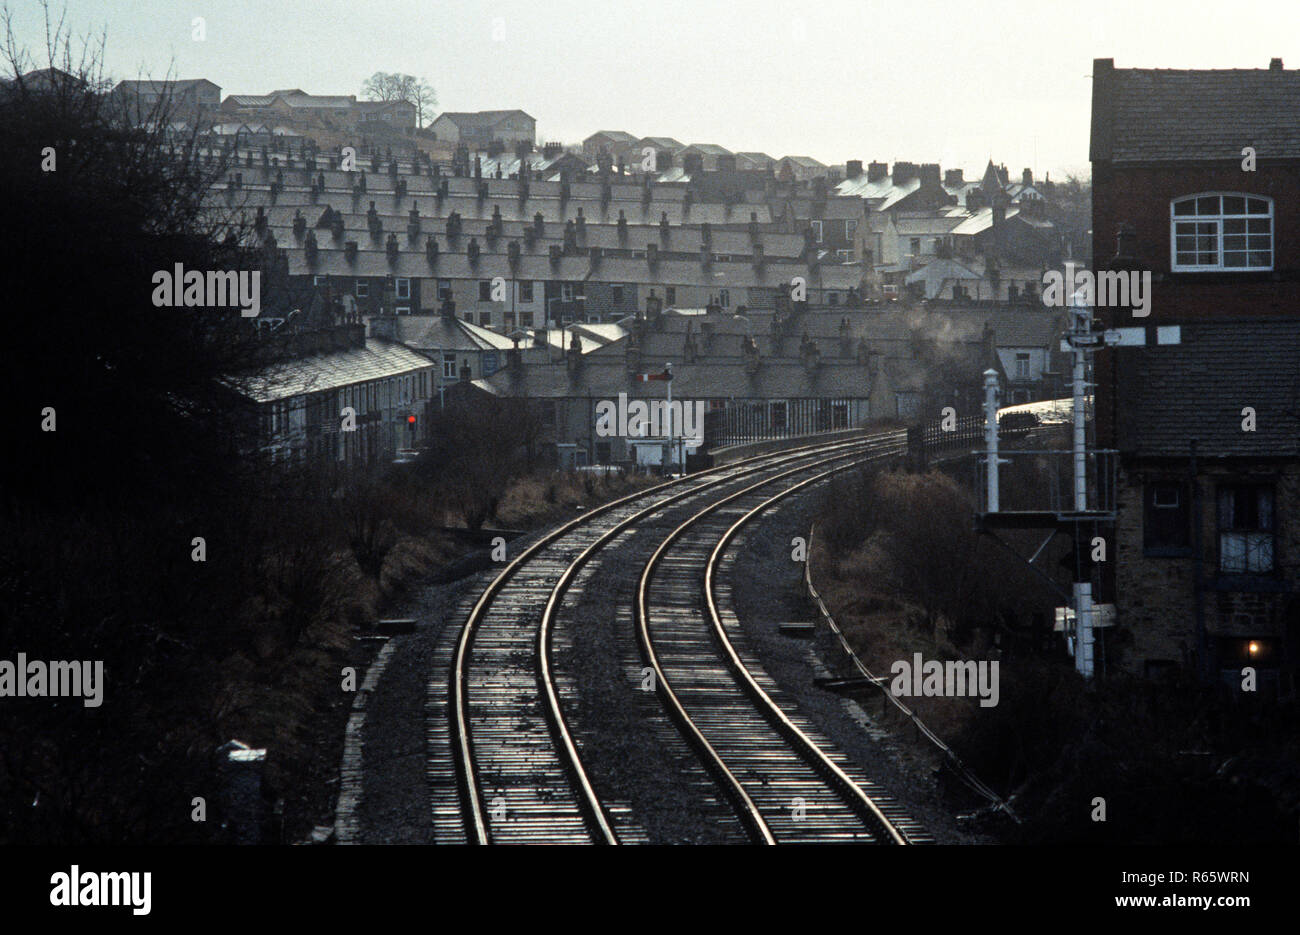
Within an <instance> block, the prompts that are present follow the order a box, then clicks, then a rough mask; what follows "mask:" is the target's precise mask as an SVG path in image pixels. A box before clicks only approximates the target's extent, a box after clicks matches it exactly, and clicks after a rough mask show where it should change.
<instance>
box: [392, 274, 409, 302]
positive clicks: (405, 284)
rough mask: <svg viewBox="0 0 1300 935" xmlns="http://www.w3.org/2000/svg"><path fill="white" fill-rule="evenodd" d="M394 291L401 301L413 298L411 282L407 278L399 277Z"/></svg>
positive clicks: (394, 283) (394, 285) (394, 284)
mask: <svg viewBox="0 0 1300 935" xmlns="http://www.w3.org/2000/svg"><path fill="white" fill-rule="evenodd" d="M393 289H394V291H395V292H396V294H397V298H399V299H409V298H410V297H411V280H410V279H408V278H406V277H405V276H398V277H397V279H395V280H394V282H393Z"/></svg>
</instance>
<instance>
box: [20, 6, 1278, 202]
mask: <svg viewBox="0 0 1300 935" xmlns="http://www.w3.org/2000/svg"><path fill="white" fill-rule="evenodd" d="M9 5H10V8H11V11H12V12H13V15H14V22H15V25H16V28H17V31H18V35H19V38H20V40H21V41H23V42H24V43H25V44H27V45H29V46H31V47H32V48H33V49H40V48H43V46H44V16H43V13H42V11H41V9H40V5H39V3H38V2H37V0H16V2H15V0H9ZM55 9H56V10H62V9H66V11H67V15H68V20H69V22H70V23H71V24H72V25H73V27H74V31H75V32H76V33H77V34H79V35H80V34H85V33H87V32H95V33H98V32H99V31H101V30H106V31H107V37H108V46H107V66H108V70H109V72H110V73H111V75H112V76H114V77H117V78H123V77H141V76H145V77H154V78H159V77H165V76H167V74H168V72H171V73H172V75H173V76H175V77H182V78H199V77H202V78H208V79H210V80H212V81H214V82H216V83H217V84H219V85H221V88H222V94H223V96H224V95H226V94H231V93H245V94H256V93H265V92H267V91H270V90H273V89H276V88H294V87H296V88H302V89H303V90H304V91H308V92H311V93H316V94H360V91H361V83H362V82H363V81H364V80H365V78H366V77H367V76H369V75H370V74H371V73H373V72H375V71H380V70H382V71H400V72H407V73H410V74H414V75H418V76H421V77H423V78H425V79H427V80H428V81H429V83H430V84H432V85H433V87H434V89H435V91H436V93H437V96H438V107H437V108H435V110H436V111H439V112H440V111H442V110H444V109H445V110H497V109H504V108H515V107H517V108H520V109H523V110H526V111H527V112H528V113H530V114H531V115H533V116H534V117H536V118H537V132H538V137H539V138H540V139H542V140H555V139H558V140H561V141H564V142H566V143H567V142H576V141H580V140H581V139H582V138H583V137H585V136H588V135H589V134H591V133H593V132H595V131H596V130H609V129H614V130H627V131H628V132H630V133H634V134H637V135H638V136H651V135H653V136H660V135H662V136H673V137H676V138H677V139H679V140H681V141H683V142H685V143H718V144H720V145H722V146H725V147H727V148H728V149H731V150H733V151H740V150H761V151H764V152H767V153H769V154H771V155H773V156H784V155H808V156H814V157H816V158H817V159H820V160H822V161H823V162H827V163H836V162H838V163H842V162H844V160H846V159H853V158H860V159H863V160H872V159H879V160H885V161H888V162H891V163H892V162H893V161H894V160H895V159H906V160H910V161H913V162H939V163H941V164H942V165H943V166H944V168H952V167H959V168H963V169H965V170H966V172H967V175H968V176H969V175H971V174H973V173H978V172H979V171H981V170H982V169H983V167H984V165H985V163H986V162H987V160H988V159H989V158H990V157H992V158H993V159H994V161H996V162H999V163H1001V162H1005V163H1006V164H1007V166H1008V167H1009V168H1010V169H1011V172H1012V174H1013V175H1018V174H1019V171H1020V169H1021V168H1023V167H1025V166H1031V167H1033V168H1034V169H1035V170H1036V171H1035V174H1036V175H1037V176H1039V177H1041V176H1042V174H1043V173H1044V172H1045V171H1050V172H1051V173H1052V175H1053V177H1054V178H1059V177H1061V176H1063V175H1064V174H1065V173H1066V172H1067V171H1072V172H1076V173H1081V172H1082V173H1086V172H1087V168H1088V121H1089V99H1090V93H1091V82H1090V80H1089V75H1090V73H1091V71H1092V60H1093V59H1094V58H1112V57H1113V58H1114V59H1115V64H1116V66H1117V67H1120V68H1124V67H1130V68H1132V67H1143V68H1264V67H1267V65H1268V61H1269V59H1270V58H1272V57H1279V56H1280V57H1282V58H1283V59H1284V60H1285V62H1286V65H1287V67H1288V68H1297V67H1300V0H1233V2H1229V3H1223V2H1208V0H1091V2H1086V3H1071V4H1069V5H1068V6H1067V5H1065V4H1061V3H1058V2H1057V0H961V2H954V0H901V2H900V0H858V2H852V0H844V2H840V0H823V2H819V3H806V4H805V3H799V2H771V0H751V2H743V0H740V2H727V0H606V2H604V3H596V2H580V3H579V2H571V0H547V2H537V0H530V2H523V0H495V2H484V0H309V2H307V0H299V2H290V0H213V2H203V0H198V2H189V0H67V2H66V7H65V6H64V5H63V4H61V3H60V4H58V5H56V6H55ZM1063 9H1064V10H1068V11H1069V12H1060V13H1058V12H1057V11H1058V10H1063ZM195 17H203V18H204V20H205V25H206V39H205V40H204V41H195V40H194V39H193V38H192V33H193V26H192V21H193V20H194V18H195Z"/></svg>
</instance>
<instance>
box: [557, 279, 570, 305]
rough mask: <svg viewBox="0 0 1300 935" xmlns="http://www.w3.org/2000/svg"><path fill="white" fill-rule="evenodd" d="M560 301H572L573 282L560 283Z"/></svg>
mask: <svg viewBox="0 0 1300 935" xmlns="http://www.w3.org/2000/svg"><path fill="white" fill-rule="evenodd" d="M560 301H561V302H572V301H573V283H571V282H562V283H560Z"/></svg>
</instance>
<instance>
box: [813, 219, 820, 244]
mask: <svg viewBox="0 0 1300 935" xmlns="http://www.w3.org/2000/svg"><path fill="white" fill-rule="evenodd" d="M811 223H812V232H813V240H815V241H817V242H818V243H821V242H822V222H821V221H813V222H811Z"/></svg>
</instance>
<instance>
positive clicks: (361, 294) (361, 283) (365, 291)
mask: <svg viewBox="0 0 1300 935" xmlns="http://www.w3.org/2000/svg"><path fill="white" fill-rule="evenodd" d="M357 298H358V299H368V298H370V283H368V282H366V281H365V280H364V279H358V280H357Z"/></svg>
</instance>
